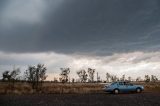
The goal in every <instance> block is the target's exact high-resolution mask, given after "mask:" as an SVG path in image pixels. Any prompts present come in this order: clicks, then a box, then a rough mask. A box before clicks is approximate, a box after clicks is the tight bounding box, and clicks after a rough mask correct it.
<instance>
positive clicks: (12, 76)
mask: <svg viewBox="0 0 160 106" xmlns="http://www.w3.org/2000/svg"><path fill="white" fill-rule="evenodd" d="M19 74H20V69H19V68H17V69H13V70H12V71H4V72H3V79H2V80H3V81H5V80H6V81H8V82H9V88H10V89H12V90H13V89H14V82H15V80H18V75H19ZM11 82H12V83H11Z"/></svg>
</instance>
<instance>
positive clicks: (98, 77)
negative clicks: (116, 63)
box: [97, 72, 101, 82]
mask: <svg viewBox="0 0 160 106" xmlns="http://www.w3.org/2000/svg"><path fill="white" fill-rule="evenodd" d="M97 82H101V77H100V76H99V75H98V72H97Z"/></svg>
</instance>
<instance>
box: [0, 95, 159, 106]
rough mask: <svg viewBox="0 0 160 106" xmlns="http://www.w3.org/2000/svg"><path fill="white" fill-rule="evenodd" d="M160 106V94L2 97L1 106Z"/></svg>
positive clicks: (0, 98)
mask: <svg viewBox="0 0 160 106" xmlns="http://www.w3.org/2000/svg"><path fill="white" fill-rule="evenodd" d="M74 105H76V106H82V105H85V106H86V105H87V106H88V105H89V106H107V105H108V106H160V93H151V92H143V93H141V94H136V93H133V94H119V95H113V94H108V93H102V94H39V95H38V94H34V95H0V106H74Z"/></svg>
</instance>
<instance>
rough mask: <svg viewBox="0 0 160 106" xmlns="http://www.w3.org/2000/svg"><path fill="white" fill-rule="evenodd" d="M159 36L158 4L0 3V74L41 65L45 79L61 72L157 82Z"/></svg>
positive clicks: (108, 0)
mask: <svg viewBox="0 0 160 106" xmlns="http://www.w3.org/2000/svg"><path fill="white" fill-rule="evenodd" d="M159 34H160V1H159V0H0V73H2V72H3V71H5V70H11V69H12V68H13V66H15V67H20V68H21V70H22V71H24V70H26V68H27V67H28V65H36V64H38V63H41V64H45V66H46V67H47V74H48V80H53V79H54V77H58V76H59V73H60V68H62V67H63V68H65V67H70V68H71V74H70V77H75V78H77V77H78V76H77V75H76V72H77V71H78V70H80V69H87V68H88V67H91V68H94V69H96V72H98V73H99V75H100V77H101V78H102V79H105V73H107V72H109V73H111V74H114V75H117V76H119V77H120V76H122V75H123V74H125V75H126V76H131V77H133V78H136V77H139V76H140V77H142V78H143V77H144V75H146V74H149V75H151V74H153V75H156V76H157V77H159V78H160V35H159ZM22 73H23V72H22ZM0 77H1V76H0Z"/></svg>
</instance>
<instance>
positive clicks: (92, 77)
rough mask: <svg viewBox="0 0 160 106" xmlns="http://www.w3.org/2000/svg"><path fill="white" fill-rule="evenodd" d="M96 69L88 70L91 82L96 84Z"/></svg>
mask: <svg viewBox="0 0 160 106" xmlns="http://www.w3.org/2000/svg"><path fill="white" fill-rule="evenodd" d="M94 73H95V69H92V68H88V75H89V82H94Z"/></svg>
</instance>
